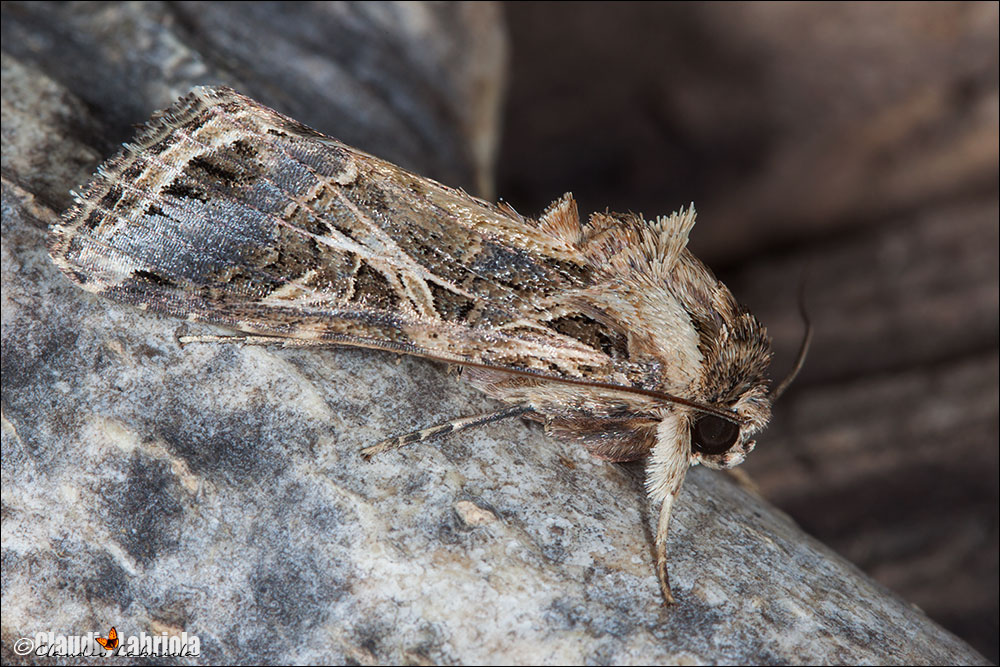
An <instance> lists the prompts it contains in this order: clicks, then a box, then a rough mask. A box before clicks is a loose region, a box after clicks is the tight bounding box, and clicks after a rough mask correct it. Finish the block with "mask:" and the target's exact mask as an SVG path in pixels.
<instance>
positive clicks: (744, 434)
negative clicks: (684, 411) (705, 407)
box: [688, 391, 771, 468]
mask: <svg viewBox="0 0 1000 667" xmlns="http://www.w3.org/2000/svg"><path fill="white" fill-rule="evenodd" d="M770 415H771V401H770V399H769V398H768V397H767V394H766V392H764V391H761V392H760V393H757V392H752V393H750V394H748V395H747V396H745V397H743V398H741V399H740V400H739V401H737V403H736V405H735V406H733V409H732V417H723V416H720V415H719V414H715V413H706V412H699V411H697V410H693V411H692V412H691V413H690V416H689V418H688V433H689V434H690V438H691V454H690V457H691V463H701V464H702V465H705V466H708V467H709V468H732V467H733V466H738V465H739V464H741V463H743V459H745V458H746V456H747V454H749V453H750V452H752V451H753V448H754V446H755V445H756V444H757V443H756V441H755V440H754V436H755V435H756V434H757V432H758V431H760V430H761V429H762V428H763V427H764V426H765V425H766V424H767V420H768V418H769V417H770Z"/></svg>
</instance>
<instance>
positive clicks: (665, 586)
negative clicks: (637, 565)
mask: <svg viewBox="0 0 1000 667" xmlns="http://www.w3.org/2000/svg"><path fill="white" fill-rule="evenodd" d="M674 498H676V494H674V493H668V494H667V497H666V498H664V499H663V504H662V505H660V518H659V520H658V521H657V522H656V578H657V579H659V581H660V592H661V593H663V603H664V604H668V605H671V604H674V602H675V601H674V594H673V593H672V592H671V591H670V574H669V573H668V572H667V527H668V526H669V525H670V510H671V509H673V507H674Z"/></svg>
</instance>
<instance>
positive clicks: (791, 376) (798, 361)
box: [771, 278, 813, 403]
mask: <svg viewBox="0 0 1000 667" xmlns="http://www.w3.org/2000/svg"><path fill="white" fill-rule="evenodd" d="M799 315H800V316H801V317H802V323H803V324H804V325H805V327H806V330H805V333H804V334H803V335H802V343H801V344H800V345H799V354H798V356H797V357H796V358H795V365H794V366H792V370H791V371H789V372H788V375H786V376H785V379H783V380H782V381H781V383H780V384H778V386H777V387H775V388H774V391H772V392H771V402H772V403H773V402H775V401H777V400H778V398H780V397H781V395H782V394H784V393H785V390H786V389H788V386H789V385H790V384H792V382H794V381H795V378H796V376H798V374H799V371H801V370H802V367H803V366H804V365H805V363H806V355H807V354H809V346H810V345H811V344H812V337H813V325H812V321H810V319H809V313H808V311H807V310H806V287H805V279H804V278H803V279H802V281H801V282H800V283H799Z"/></svg>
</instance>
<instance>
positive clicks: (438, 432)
mask: <svg viewBox="0 0 1000 667" xmlns="http://www.w3.org/2000/svg"><path fill="white" fill-rule="evenodd" d="M528 412H531V408H530V407H528V406H525V405H515V406H514V407H510V408H504V409H503V410H497V411H496V412H485V413H483V414H481V415H472V416H471V417H459V418H458V419H451V420H449V421H446V422H444V423H443V424H438V425H436V426H431V427H429V428H424V429H420V430H419V431H413V432H412V433H407V434H406V435H400V436H396V437H394V438H386V439H385V440H382V441H381V442H377V443H375V444H374V445H372V446H371V447H365V448H364V449H362V450H361V456H362V458H364V459H365V460H366V461H369V460H371V458H372V457H373V456H375V455H376V454H381V453H382V452H387V451H389V450H392V449H399V448H400V447H405V446H406V445H412V444H413V443H415V442H425V441H427V440H432V439H434V438H439V437H441V436H443V435H448V434H449V433H458V432H459V431H464V430H466V429H470V428H475V427H477V426H482V425H483V424H489V423H490V422H495V421H499V420H501V419H507V418H508V417H517V416H519V415H523V414H525V413H528Z"/></svg>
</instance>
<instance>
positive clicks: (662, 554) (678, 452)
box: [646, 415, 691, 605]
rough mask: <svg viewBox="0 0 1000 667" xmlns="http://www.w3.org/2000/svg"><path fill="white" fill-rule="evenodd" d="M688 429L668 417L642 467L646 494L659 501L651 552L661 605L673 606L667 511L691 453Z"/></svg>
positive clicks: (679, 484) (661, 423)
mask: <svg viewBox="0 0 1000 667" xmlns="http://www.w3.org/2000/svg"><path fill="white" fill-rule="evenodd" d="M689 428H690V427H689V425H688V422H687V420H686V419H684V418H682V417H677V416H673V415H671V416H669V417H668V418H665V419H664V420H663V421H661V422H660V425H659V427H657V433H656V436H657V441H656V445H654V447H653V451H652V453H651V455H650V457H649V460H648V462H647V463H646V490H647V492H648V493H649V498H650V500H652V501H654V502H655V501H657V500H659V501H660V503H661V504H660V517H659V519H658V520H657V522H656V537H655V541H654V542H655V543H654V545H653V546H654V551H655V554H656V578H657V579H658V580H659V582H660V592H661V593H662V594H663V603H664V604H667V605H671V604H674V595H673V593H672V592H671V591H670V577H669V575H668V574H667V529H668V528H669V526H670V511H671V510H672V509H673V508H674V501H675V500H677V495H678V494H679V493H680V492H681V485H683V484H684V477H685V476H686V474H687V469H688V467H689V465H690V463H689V456H690V452H691V444H690V435H688V430H689Z"/></svg>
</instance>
